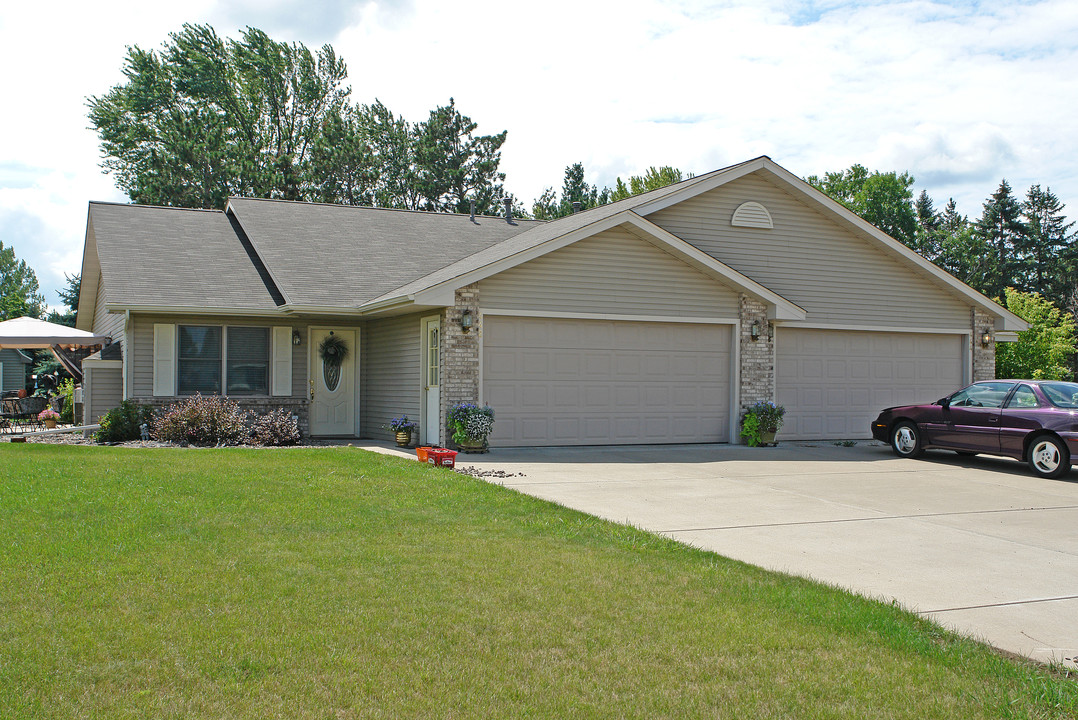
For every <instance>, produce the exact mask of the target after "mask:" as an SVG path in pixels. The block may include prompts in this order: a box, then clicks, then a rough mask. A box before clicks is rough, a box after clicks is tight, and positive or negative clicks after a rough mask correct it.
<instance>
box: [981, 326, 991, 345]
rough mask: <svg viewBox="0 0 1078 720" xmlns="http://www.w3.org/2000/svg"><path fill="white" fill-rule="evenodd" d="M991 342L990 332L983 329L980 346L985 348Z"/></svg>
mask: <svg viewBox="0 0 1078 720" xmlns="http://www.w3.org/2000/svg"><path fill="white" fill-rule="evenodd" d="M991 344H992V333H991V332H989V331H987V330H986V331H985V333H984V335H981V347H983V348H986V347H988V346H989V345H991Z"/></svg>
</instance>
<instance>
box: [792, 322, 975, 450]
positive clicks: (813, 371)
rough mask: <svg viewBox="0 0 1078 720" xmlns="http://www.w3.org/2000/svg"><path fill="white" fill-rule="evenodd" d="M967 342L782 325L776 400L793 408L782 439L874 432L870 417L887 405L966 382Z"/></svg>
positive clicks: (939, 392) (928, 395) (949, 389)
mask: <svg viewBox="0 0 1078 720" xmlns="http://www.w3.org/2000/svg"><path fill="white" fill-rule="evenodd" d="M964 341H965V338H964V336H962V335H944V334H928V333H921V334H919V333H884V332H857V331H841V330H810V329H798V328H780V329H779V331H778V334H777V336H776V355H777V360H776V373H775V381H776V399H777V401H778V402H779V403H780V404H781V405H783V406H784V407H785V408H786V418H785V423H784V425H783V428H782V431H781V432H780V438H782V439H790V440H796V439H803V440H819V439H830V438H867V437H869V436H870V434H869V422H871V420H872V418H874V417H875V416H876V415H877V414H878V413H879V411H880V410H882V409H883V408H885V407H888V406H892V405H906V404H911V403H918V402H930V401H932V400H936V399H937V398H940V397H942V396H944V395H946V394H947V393H949V392H952V391H953V390H955V389H956V388H958V387H959V386H961V384H962V379H963V374H964V373H963V364H964V361H963V357H964V353H963V347H964V345H963V343H964ZM836 354H837V355H838V356H837V357H836ZM821 364H822V366H823V367H824V372H820V370H819V368H820V366H821Z"/></svg>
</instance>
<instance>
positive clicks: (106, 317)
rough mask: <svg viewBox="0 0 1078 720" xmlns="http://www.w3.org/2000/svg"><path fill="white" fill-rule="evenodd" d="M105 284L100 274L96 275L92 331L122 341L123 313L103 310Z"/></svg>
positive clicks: (117, 341)
mask: <svg viewBox="0 0 1078 720" xmlns="http://www.w3.org/2000/svg"><path fill="white" fill-rule="evenodd" d="M106 300H107V298H106V296H105V286H104V284H103V282H102V279H101V276H100V274H99V275H98V276H97V304H96V305H95V306H94V322H93V328H92V330H91V331H92V332H94V333H96V334H98V335H108V336H109V337H111V338H112V341H113V342H116V343H122V342H123V339H124V315H123V313H109V312H106V310H105V302H106Z"/></svg>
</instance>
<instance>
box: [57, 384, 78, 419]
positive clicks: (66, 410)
mask: <svg viewBox="0 0 1078 720" xmlns="http://www.w3.org/2000/svg"><path fill="white" fill-rule="evenodd" d="M56 391H57V392H58V393H60V395H62V396H63V398H64V402H63V405H62V406H61V408H60V422H62V423H68V424H71V425H73V424H74V423H75V381H74V380H72V379H71V378H68V379H66V380H64V381H63V382H62V383H60V386H59V387H58V388H56Z"/></svg>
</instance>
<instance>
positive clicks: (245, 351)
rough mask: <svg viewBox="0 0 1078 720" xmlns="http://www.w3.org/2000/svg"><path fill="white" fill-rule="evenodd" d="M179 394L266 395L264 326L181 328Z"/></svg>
mask: <svg viewBox="0 0 1078 720" xmlns="http://www.w3.org/2000/svg"><path fill="white" fill-rule="evenodd" d="M177 331H178V334H179V342H178V343H177V346H178V347H177V354H176V375H177V383H176V391H177V394H179V395H193V394H195V393H202V394H204V395H219V394H220V393H221V388H222V387H224V388H225V394H227V395H268V394H269V367H270V331H269V328H265V327H221V326H219V325H180V326H179V327H178V328H177Z"/></svg>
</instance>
